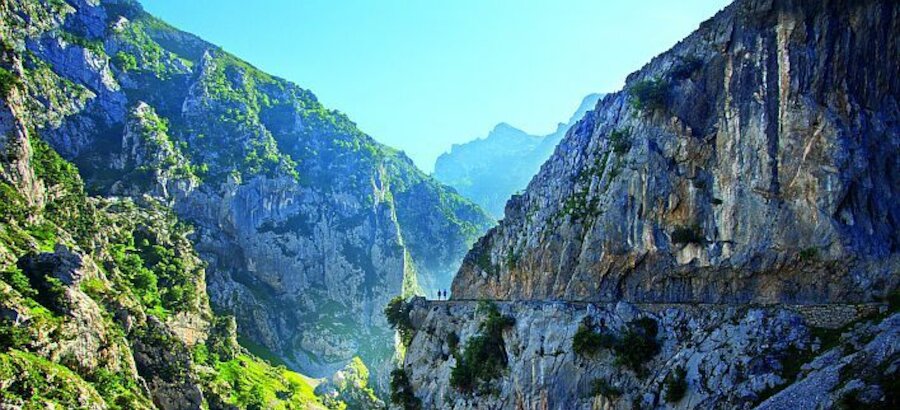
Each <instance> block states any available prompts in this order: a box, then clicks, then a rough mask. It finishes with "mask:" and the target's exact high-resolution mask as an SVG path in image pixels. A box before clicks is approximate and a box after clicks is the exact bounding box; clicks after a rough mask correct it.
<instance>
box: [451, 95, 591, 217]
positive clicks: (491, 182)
mask: <svg viewBox="0 0 900 410" xmlns="http://www.w3.org/2000/svg"><path fill="white" fill-rule="evenodd" d="M602 97H603V94H591V95H588V96H587V97H585V98H584V99H583V100H582V101H581V104H580V105H579V106H578V109H577V110H576V111H575V113H574V114H572V117H571V118H570V119H569V121H568V122H564V123H562V122H561V123H559V125H557V128H556V131H554V132H553V133H551V134H547V135H543V136H538V135H532V134H529V133H527V132H525V131H522V130H520V129H518V128H516V127H514V126H512V125H510V124H507V123H505V122H501V123H500V124H497V126H496V127H494V129H493V130H491V132H490V133H488V135H487V137H485V138H481V139H476V140H473V141H470V142H467V143H464V144H454V145H453V147H452V148H451V149H450V152H447V153H444V154H442V155H441V156H440V157H438V159H437V161H436V162H435V165H434V178H435V179H437V180H438V181H440V182H443V183H445V184H447V185H450V186H452V187H453V188H455V189H456V190H457V191H458V192H459V193H460V194H462V195H463V196H465V197H466V198H469V199H470V200H472V201H474V202H475V203H477V204H478V205H481V207H482V208H484V209H485V210H486V211H487V212H488V213H490V214H491V215H492V216H493V217H494V218H496V219H500V218H502V217H503V208H504V206H505V205H506V201H507V200H508V199H509V198H510V197H511V196H512V195H513V194H514V193H516V192H518V191H520V190H523V189H525V186H527V185H528V182H529V181H531V178H532V177H534V175H535V174H537V172H538V170H539V169H540V167H541V164H543V163H544V161H546V160H547V158H550V155H551V154H553V149H554V148H556V144H558V143H559V141H561V140H562V139H563V137H565V135H566V131H568V130H569V128H571V127H572V125H574V124H575V123H576V122H577V121H578V120H580V119H581V118H582V117H583V116H584V114H585V113H587V112H588V111H590V110H591V109H593V108H594V106H595V105H597V101H599V100H600V98H602Z"/></svg>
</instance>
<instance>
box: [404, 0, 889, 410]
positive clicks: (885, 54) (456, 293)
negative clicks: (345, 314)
mask: <svg viewBox="0 0 900 410" xmlns="http://www.w3.org/2000/svg"><path fill="white" fill-rule="evenodd" d="M898 17H900V6H898V4H897V2H892V1H876V0H871V1H852V2H849V1H818V0H817V1H811V0H738V1H736V2H734V3H733V4H731V5H730V6H728V7H727V8H726V9H724V10H723V11H721V12H720V13H719V14H717V15H716V16H715V17H713V18H712V19H710V20H709V21H707V22H705V23H703V24H702V25H701V26H700V28H699V29H698V30H697V31H696V32H694V33H693V34H691V35H690V36H689V37H687V38H686V39H684V40H683V41H681V42H679V43H678V44H677V45H676V46H675V47H673V48H672V49H671V50H670V51H668V52H665V53H663V54H661V55H660V56H658V57H656V58H655V59H653V60H652V61H651V62H650V63H649V64H647V65H646V66H645V67H644V68H642V69H641V70H640V71H638V72H636V73H634V74H632V75H631V76H629V77H628V80H627V83H626V87H625V89H624V90H623V91H621V92H618V93H614V94H610V95H607V96H606V97H604V98H603V99H602V100H601V101H600V102H599V103H598V105H597V107H596V109H595V110H594V111H591V112H589V113H588V114H587V115H585V117H584V118H583V119H582V120H581V121H579V122H578V123H577V124H575V125H574V126H573V127H572V128H571V129H570V130H569V131H568V133H567V135H566V137H565V138H564V139H563V141H562V142H561V143H560V144H559V146H558V147H557V149H556V151H555V153H554V154H553V156H552V157H551V158H550V159H549V160H548V161H547V162H546V163H545V164H544V165H543V166H542V167H541V171H540V172H539V173H538V175H537V176H536V177H535V178H534V179H533V180H532V182H531V183H530V184H529V186H528V188H527V190H526V191H525V192H524V193H523V194H521V195H516V196H514V197H513V198H512V199H511V200H510V201H509V203H508V204H507V206H506V214H505V218H504V219H503V220H502V221H501V222H500V224H499V226H497V227H496V228H494V229H492V230H491V231H490V232H489V233H488V234H487V235H486V236H484V237H483V238H481V239H480V240H479V241H478V243H477V244H476V245H475V247H474V248H473V249H472V250H471V251H470V252H469V254H468V255H467V256H466V259H465V260H464V262H463V266H462V268H461V269H460V272H459V274H458V275H457V277H456V278H455V279H454V283H453V295H452V299H454V300H451V301H449V302H426V301H423V300H413V301H412V302H408V303H407V304H406V305H404V306H405V307H404V309H397V311H398V312H400V313H402V314H403V315H401V317H400V318H394V319H393V321H394V322H396V323H398V327H400V326H402V330H403V332H404V333H405V334H407V335H408V338H409V339H411V341H410V343H409V346H410V347H409V349H408V351H407V354H406V357H405V361H404V364H403V366H402V368H401V369H399V370H398V371H397V372H396V377H394V381H395V383H394V388H395V389H394V391H395V394H394V396H395V398H396V399H397V400H395V404H397V405H398V407H405V408H416V407H417V406H421V407H424V408H453V409H475V408H479V409H481V408H491V409H629V408H644V409H646V408H652V409H663V408H703V409H706V408H729V409H730V408H737V409H749V408H763V409H793V408H823V409H824V408H894V407H896V406H898V405H900V393H898V386H897V383H896V380H897V379H898V363H900V335H898V333H897V329H898V315H897V312H898V306H900V303H898V299H897V298H898V297H897V295H898V292H897V286H898V281H900V273H898V272H900V253H898V251H900V237H898V232H900V206H898V205H897V203H898V198H900V156H898V148H900V126H898V124H900V123H898V114H900V109H898V104H897V96H898V95H900V93H898V91H900V79H898V77H897V75H896V74H897V67H900V44H898V39H900V18H898ZM485 299H486V300H491V299H493V300H495V301H496V302H495V304H494V307H491V304H490V303H479V304H476V303H475V302H474V300H485ZM886 301H890V303H885V302H886ZM480 305H484V306H487V307H486V308H483V307H477V306H480Z"/></svg>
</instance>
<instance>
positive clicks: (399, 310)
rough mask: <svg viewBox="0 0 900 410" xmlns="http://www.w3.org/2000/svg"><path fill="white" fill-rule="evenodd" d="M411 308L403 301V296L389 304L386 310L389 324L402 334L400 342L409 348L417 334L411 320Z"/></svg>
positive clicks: (385, 313)
mask: <svg viewBox="0 0 900 410" xmlns="http://www.w3.org/2000/svg"><path fill="white" fill-rule="evenodd" d="M409 310H410V306H409V304H408V303H406V300H404V299H403V296H397V297H395V298H393V299H391V301H390V302H388V304H387V306H386V307H385V308H384V317H385V318H387V322H388V324H389V325H390V326H391V328H392V329H395V330H396V331H397V333H398V334H400V341H401V343H403V345H404V346H409V343H410V342H412V338H413V334H414V333H415V332H414V330H413V327H412V322H411V321H410V320H409Z"/></svg>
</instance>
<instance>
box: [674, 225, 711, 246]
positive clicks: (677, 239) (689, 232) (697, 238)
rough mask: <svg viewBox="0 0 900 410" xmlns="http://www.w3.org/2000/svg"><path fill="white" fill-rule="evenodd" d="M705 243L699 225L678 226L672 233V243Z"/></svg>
mask: <svg viewBox="0 0 900 410" xmlns="http://www.w3.org/2000/svg"><path fill="white" fill-rule="evenodd" d="M704 241H705V238H704V237H703V233H702V230H701V229H700V226H699V225H692V226H677V227H675V229H674V230H673V231H672V243H676V244H689V243H694V244H698V245H701V244H703V242H704Z"/></svg>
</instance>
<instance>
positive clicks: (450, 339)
mask: <svg viewBox="0 0 900 410" xmlns="http://www.w3.org/2000/svg"><path fill="white" fill-rule="evenodd" d="M447 347H448V348H450V354H456V351H457V349H458V348H459V335H457V334H456V332H450V334H449V335H447Z"/></svg>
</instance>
